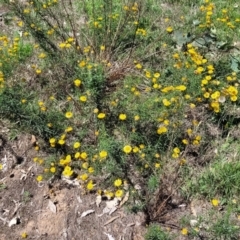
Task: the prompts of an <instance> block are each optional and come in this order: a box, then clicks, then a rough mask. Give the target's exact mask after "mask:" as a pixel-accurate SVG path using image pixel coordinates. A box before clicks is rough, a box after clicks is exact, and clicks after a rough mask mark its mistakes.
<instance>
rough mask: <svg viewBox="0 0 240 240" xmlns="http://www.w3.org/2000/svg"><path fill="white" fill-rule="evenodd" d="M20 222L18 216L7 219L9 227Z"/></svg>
mask: <svg viewBox="0 0 240 240" xmlns="http://www.w3.org/2000/svg"><path fill="white" fill-rule="evenodd" d="M19 222H20V219H19V218H18V217H15V218H13V219H12V220H10V221H9V223H8V226H9V227H11V226H13V225H16V224H18V223H19Z"/></svg>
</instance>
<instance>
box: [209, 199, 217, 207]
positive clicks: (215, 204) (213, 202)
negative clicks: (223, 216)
mask: <svg viewBox="0 0 240 240" xmlns="http://www.w3.org/2000/svg"><path fill="white" fill-rule="evenodd" d="M211 203H212V205H213V206H214V207H217V206H218V205H219V201H218V199H216V198H214V199H212V201H211Z"/></svg>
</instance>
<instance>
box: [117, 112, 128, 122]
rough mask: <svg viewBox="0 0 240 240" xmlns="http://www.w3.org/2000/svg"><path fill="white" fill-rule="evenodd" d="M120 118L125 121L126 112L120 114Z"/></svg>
mask: <svg viewBox="0 0 240 240" xmlns="http://www.w3.org/2000/svg"><path fill="white" fill-rule="evenodd" d="M119 119H120V120H122V121H124V120H126V119H127V115H126V114H124V113H121V114H120V115H119Z"/></svg>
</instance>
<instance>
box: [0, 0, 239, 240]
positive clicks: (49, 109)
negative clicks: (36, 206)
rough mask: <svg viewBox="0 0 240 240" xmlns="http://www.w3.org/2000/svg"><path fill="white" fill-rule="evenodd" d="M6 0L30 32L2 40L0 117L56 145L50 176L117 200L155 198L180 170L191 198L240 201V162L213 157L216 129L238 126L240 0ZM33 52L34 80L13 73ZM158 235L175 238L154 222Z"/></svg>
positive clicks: (152, 235) (51, 149)
mask: <svg viewBox="0 0 240 240" xmlns="http://www.w3.org/2000/svg"><path fill="white" fill-rule="evenodd" d="M4 2H5V3H6V4H7V5H8V6H9V7H10V8H11V10H12V11H13V13H14V14H15V15H16V16H17V17H18V18H17V19H16V22H15V24H16V25H17V26H18V27H17V28H19V30H22V31H23V36H22V38H19V37H18V38H14V37H13V39H8V38H7V39H6V36H2V37H1V39H0V40H1V43H2V45H1V46H3V48H2V49H1V51H2V53H3V54H2V55H1V56H0V62H1V72H0V83H1V85H0V86H1V94H0V114H1V115H2V116H3V117H4V118H7V119H9V120H10V121H12V122H15V123H17V124H18V126H20V127H21V130H24V131H28V132H30V133H33V134H35V135H37V136H38V137H41V138H42V139H43V140H44V141H43V142H41V144H39V146H36V147H37V149H38V148H39V147H40V149H44V150H45V151H47V152H48V153H49V156H48V157H47V159H42V158H38V157H36V158H35V162H37V163H39V164H40V165H44V168H45V170H44V171H45V173H46V176H48V177H51V176H53V175H55V176H64V177H68V178H77V179H78V180H79V182H80V184H81V185H82V186H83V188H85V189H86V191H88V192H97V193H98V194H101V195H104V196H105V197H107V198H109V199H110V198H113V197H114V196H116V197H119V198H122V197H123V196H124V194H125V193H126V191H128V189H134V188H136V186H138V185H140V187H139V189H141V190H142V194H143V195H144V196H141V193H140V191H139V192H137V191H135V190H133V192H134V191H135V193H133V195H134V194H135V195H136V196H135V197H136V198H137V197H138V198H140V199H141V200H143V202H144V201H146V199H147V198H146V196H147V195H148V194H154V192H155V191H157V190H158V188H159V182H161V184H162V183H164V181H166V180H165V179H163V178H164V176H167V174H168V171H169V169H171V172H176V174H177V175H176V183H175V182H174V184H176V186H177V187H176V189H178V188H179V185H180V184H179V182H180V183H181V186H182V189H183V191H184V190H185V191H186V190H187V192H188V193H187V194H188V197H190V196H191V197H192V196H194V195H196V194H199V195H201V196H207V198H208V200H209V198H213V197H215V196H216V195H221V196H222V197H223V198H224V199H228V198H231V197H233V196H234V195H239V187H238V186H237V183H238V182H239V181H240V176H239V172H240V165H239V164H238V163H237V162H236V161H222V159H215V160H219V162H218V161H216V162H214V163H213V160H214V158H213V159H211V160H210V161H209V162H204V161H202V162H201V157H203V156H202V155H204V156H205V155H206V147H207V146H208V145H209V148H210V146H212V144H213V142H214V140H215V136H214V135H211V134H209V126H213V127H215V128H217V129H218V130H219V131H221V130H222V129H221V128H223V130H224V131H223V133H221V134H219V138H222V137H224V136H226V135H228V134H229V132H230V129H231V128H234V127H236V126H235V125H236V124H237V121H231V118H233V117H231V114H230V109H235V108H237V107H238V105H239V90H238V85H239V76H240V75H239V52H238V49H237V47H236V46H235V45H234V44H233V43H236V42H237V41H238V40H237V39H239V31H235V29H237V28H238V27H239V22H240V20H239V17H238V15H237V14H236V11H234V7H233V6H232V5H233V4H234V3H237V2H236V1H233V2H232V4H228V3H223V1H220V2H221V4H217V3H218V1H216V3H215V4H214V1H212V2H210V1H163V2H162V4H159V1H155V0H148V1H142V0H139V1H131V0H129V1H124V2H122V1H113V0H100V1H94V0H93V1H83V2H82V1H75V0H70V1H68V4H66V3H65V2H64V1H57V0H51V1H48V2H47V3H46V2H45V1H41V0H33V1H31V2H27V3H26V4H23V3H22V2H21V1H9V0H4ZM15 27H16V26H15ZM10 40H11V41H10ZM10 42H12V43H11V44H10ZM33 46H34V47H33ZM33 49H34V51H33ZM32 54H33V55H32ZM29 56H33V57H32V58H31V64H30V65H28V71H29V72H28V77H27V78H28V79H27V80H26V81H25V83H22V82H20V81H16V76H14V77H13V78H11V77H12V76H13V75H11V74H10V73H11V71H12V70H13V69H14V67H15V66H16V64H18V63H22V62H24V61H26V60H27V58H28V57H29ZM14 74H17V75H18V77H17V79H21V77H19V75H21V74H20V73H19V72H17V73H15V72H14ZM36 155H37V154H36ZM45 160H46V161H45ZM43 163H44V164H43ZM209 164H210V165H209ZM165 171H166V172H165ZM193 172H194V173H193ZM162 173H164V174H162ZM192 175H193V176H192ZM193 179H195V182H194V180H193ZM42 180H43V179H42V176H41V175H40V176H38V177H37V181H42ZM116 180H118V183H117V184H115V181H116ZM165 184H166V185H167V183H165ZM173 188H174V187H173ZM143 202H141V203H140V204H139V205H138V204H135V205H134V206H133V211H137V210H139V209H143V208H144V207H145V206H146V204H148V202H144V203H143ZM156 205H157V204H156ZM153 212H154V211H153ZM216 226H217V225H216ZM214 229H215V228H214ZM216 229H217V227H216ZM214 231H215V230H214ZM220 232H221V231H220ZM221 234H224V233H221ZM229 234H231V231H230V232H229ZM146 239H169V237H168V235H167V234H165V233H164V232H163V231H162V230H161V229H160V228H159V227H157V226H155V225H153V226H151V227H150V228H149V232H148V234H147V235H146Z"/></svg>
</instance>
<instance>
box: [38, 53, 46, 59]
mask: <svg viewBox="0 0 240 240" xmlns="http://www.w3.org/2000/svg"><path fill="white" fill-rule="evenodd" d="M38 57H39V58H45V57H46V54H45V53H40V54H39V55H38Z"/></svg>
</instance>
